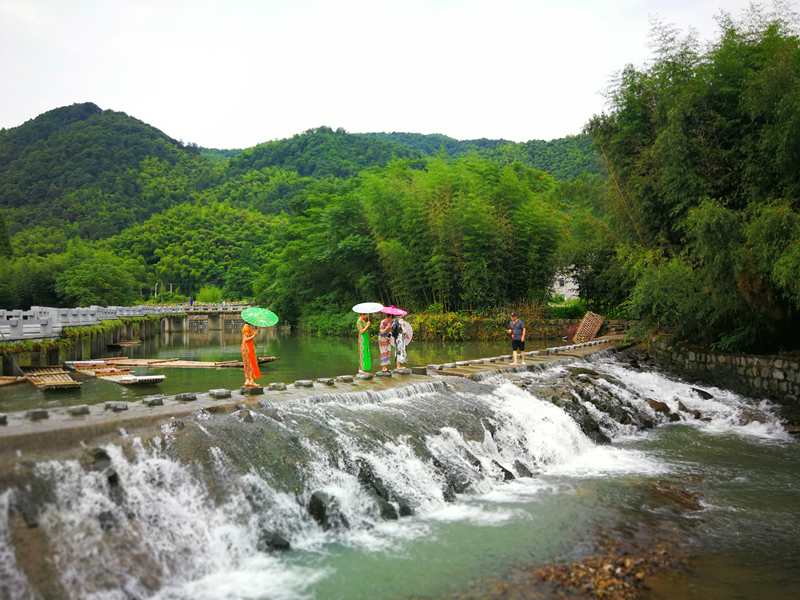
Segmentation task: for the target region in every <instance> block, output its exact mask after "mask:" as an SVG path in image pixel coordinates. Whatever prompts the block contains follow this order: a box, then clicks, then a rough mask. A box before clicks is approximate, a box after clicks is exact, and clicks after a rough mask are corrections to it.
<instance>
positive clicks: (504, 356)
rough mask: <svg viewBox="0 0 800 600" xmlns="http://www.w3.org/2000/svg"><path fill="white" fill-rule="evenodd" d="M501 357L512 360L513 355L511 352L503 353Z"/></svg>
mask: <svg viewBox="0 0 800 600" xmlns="http://www.w3.org/2000/svg"><path fill="white" fill-rule="evenodd" d="M500 358H502V359H503V360H511V358H512V356H511V355H510V354H503V356H501V357H500Z"/></svg>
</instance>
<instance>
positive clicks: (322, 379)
mask: <svg viewBox="0 0 800 600" xmlns="http://www.w3.org/2000/svg"><path fill="white" fill-rule="evenodd" d="M317 383H321V384H323V385H333V379H332V378H330V377H318V378H317Z"/></svg>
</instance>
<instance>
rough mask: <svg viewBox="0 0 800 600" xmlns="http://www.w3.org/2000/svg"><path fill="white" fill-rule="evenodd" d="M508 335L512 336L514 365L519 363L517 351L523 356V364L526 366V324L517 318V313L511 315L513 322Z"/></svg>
mask: <svg viewBox="0 0 800 600" xmlns="http://www.w3.org/2000/svg"><path fill="white" fill-rule="evenodd" d="M508 333H510V334H511V351H512V352H513V354H514V363H513V364H515V365H516V364H518V363H517V350H519V351H520V353H521V354H522V364H523V365H524V364H525V323H523V322H522V321H520V320H519V319H518V318H517V313H515V312H512V313H511V322H510V323H509V324H508Z"/></svg>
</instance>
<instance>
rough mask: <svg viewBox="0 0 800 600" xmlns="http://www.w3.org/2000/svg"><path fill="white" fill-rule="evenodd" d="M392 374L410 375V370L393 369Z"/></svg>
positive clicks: (404, 368)
mask: <svg viewBox="0 0 800 600" xmlns="http://www.w3.org/2000/svg"><path fill="white" fill-rule="evenodd" d="M392 372H393V373H397V374H398V375H411V369H409V368H408V367H403V368H402V369H395V370H394V371H392Z"/></svg>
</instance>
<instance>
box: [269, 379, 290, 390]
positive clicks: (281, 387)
mask: <svg viewBox="0 0 800 600" xmlns="http://www.w3.org/2000/svg"><path fill="white" fill-rule="evenodd" d="M269 391H270V392H284V391H286V384H285V383H283V382H282V381H277V382H275V383H270V384H269Z"/></svg>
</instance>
